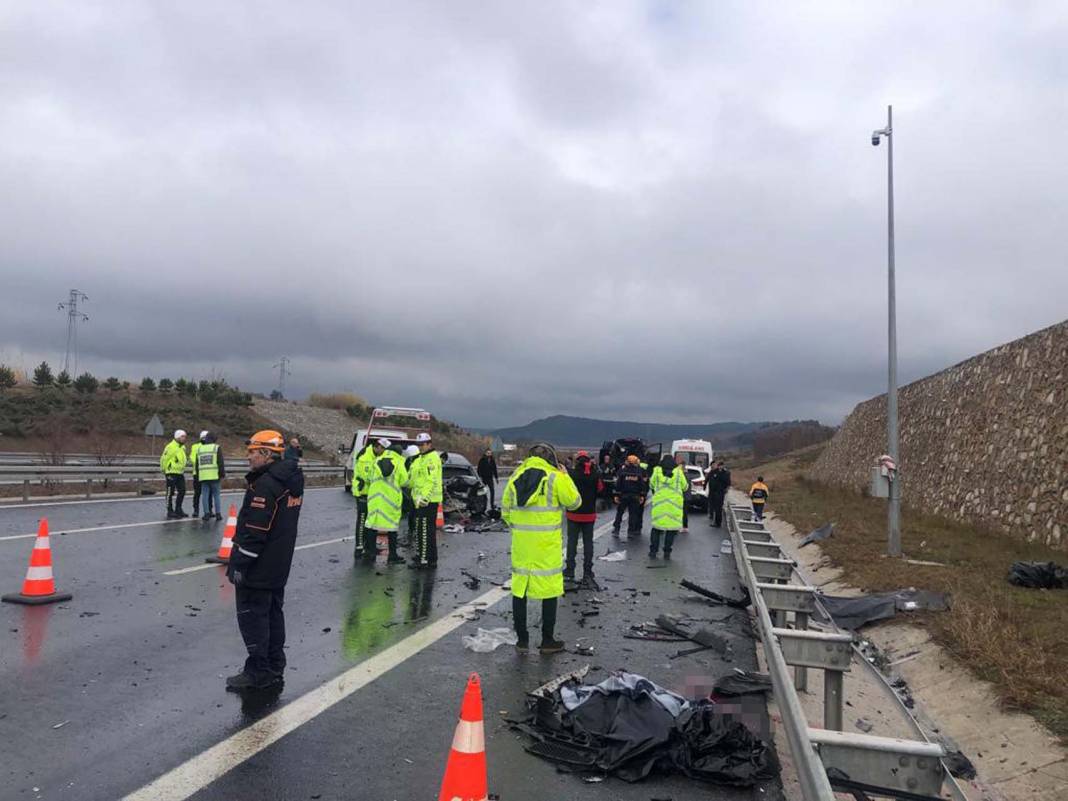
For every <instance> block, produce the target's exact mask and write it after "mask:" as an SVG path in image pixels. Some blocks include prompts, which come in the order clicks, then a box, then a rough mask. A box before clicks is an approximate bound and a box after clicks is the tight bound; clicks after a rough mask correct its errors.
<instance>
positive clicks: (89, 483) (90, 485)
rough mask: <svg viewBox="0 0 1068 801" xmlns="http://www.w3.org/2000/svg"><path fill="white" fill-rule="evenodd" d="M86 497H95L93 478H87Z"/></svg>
mask: <svg viewBox="0 0 1068 801" xmlns="http://www.w3.org/2000/svg"><path fill="white" fill-rule="evenodd" d="M85 497H86V498H92V497H93V479H91V478H87V479H85Z"/></svg>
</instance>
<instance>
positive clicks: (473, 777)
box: [438, 673, 489, 801]
mask: <svg viewBox="0 0 1068 801" xmlns="http://www.w3.org/2000/svg"><path fill="white" fill-rule="evenodd" d="M488 795H489V785H488V781H487V779H486V732H485V729H483V727H482V685H481V683H480V682H479V679H478V674H477V673H472V674H471V676H470V677H469V678H468V679H467V691H466V692H464V703H463V706H462V707H460V722H459V723H457V724H456V733H455V734H454V735H453V737H452V751H451V752H450V753H449V762H448V764H447V765H445V778H444V779H442V781H441V793H440V794H439V795H438V801H486V797H487V796H488Z"/></svg>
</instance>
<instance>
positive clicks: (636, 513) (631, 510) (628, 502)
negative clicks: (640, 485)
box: [612, 495, 645, 535]
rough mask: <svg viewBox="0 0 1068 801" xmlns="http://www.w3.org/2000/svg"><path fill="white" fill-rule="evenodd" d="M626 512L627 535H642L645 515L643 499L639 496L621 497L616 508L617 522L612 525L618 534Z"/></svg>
mask: <svg viewBox="0 0 1068 801" xmlns="http://www.w3.org/2000/svg"><path fill="white" fill-rule="evenodd" d="M624 512H626V513H627V534H628V535H632V534H641V533H642V515H643V514H644V513H645V509H644V507H643V506H642V502H641V498H639V497H638V496H637V495H622V496H620V498H619V504H618V505H617V506H616V522H615V523H613V524H612V530H613V531H614V532H615V533H617V534H618V533H619V528H620V526H622V525H623V513H624Z"/></svg>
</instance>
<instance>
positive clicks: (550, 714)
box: [510, 671, 778, 787]
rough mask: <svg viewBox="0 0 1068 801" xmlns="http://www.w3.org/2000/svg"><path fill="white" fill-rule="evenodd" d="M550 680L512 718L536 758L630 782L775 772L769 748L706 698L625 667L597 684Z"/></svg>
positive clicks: (749, 781)
mask: <svg viewBox="0 0 1068 801" xmlns="http://www.w3.org/2000/svg"><path fill="white" fill-rule="evenodd" d="M561 680H563V681H562V682H561ZM550 684H555V685H556V686H555V687H554V688H553V689H551V690H547V691H544V692H539V693H538V695H537V697H535V698H533V699H531V700H530V701H528V706H529V708H530V713H531V714H530V715H529V716H528V718H527V719H526V720H523V721H510V725H511V726H512V728H513V729H515V730H517V731H519V732H521V733H522V734H524V735H526V736H527V737H529V738H530V740H531V743H530V744H529V745H527V746H526V750H527V751H528V752H530V753H532V754H535V755H536V756H540V757H542V758H544V759H548V760H550V761H552V762H556V763H562V764H564V765H570V766H580V767H583V768H586V769H590V770H597V771H600V773H601V774H603V775H605V776H608V775H612V776H616V777H618V778H621V779H623V780H624V781H628V782H637V781H641V780H643V779H645V778H646V777H647V776H649V775H650V774H651V773H652V772H653V770H654V768H655V769H656V773H657V775H660V774H662V773H663V772H677V773H681V774H683V775H686V776H689V777H690V778H693V779H699V780H702V781H707V782H711V783H715V784H725V785H731V786H737V787H750V786H752V785H753V784H755V783H757V782H758V781H760V780H762V779H768V778H772V777H773V776H775V775H776V774H777V772H778V763H777V761H776V759H775V755H774V752H773V751H772V749H771V748H770V747H769V746H768V745H767V744H766V743H764V742H763V741H762V740H760V739H759V738H758V737H756V736H755V735H754V734H753V733H752V732H750V731H749V729H747V728H746V727H745V725H744V724H742V723H741V722H740V721H739V720H738V719H737V718H736V717H734V716H733V715H730V714H725V713H724V712H723V711H722V710H721V709H719V708H717V706H716V705H715V704H713V703H711V702H709V701H698V702H696V703H691V702H690V701H687V700H686V699H684V698H682V697H681V696H678V695H676V694H675V693H672V692H669V691H668V690H665V689H664V688H662V687H660V686H658V685H657V684H655V683H654V682H652V681H650V680H649V679H647V678H645V677H644V676H639V675H637V674H634V673H628V672H626V671H618V672H616V673H613V674H612V675H611V676H610V677H609V678H608V679H606V680H605V681H602V682H601V683H599V684H597V685H581V684H579V685H577V686H576V680H575V679H572V678H569V677H568V676H564V677H560V679H554V681H553V682H551V683H550ZM539 690H544V688H539Z"/></svg>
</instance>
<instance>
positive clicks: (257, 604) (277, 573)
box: [226, 430, 304, 692]
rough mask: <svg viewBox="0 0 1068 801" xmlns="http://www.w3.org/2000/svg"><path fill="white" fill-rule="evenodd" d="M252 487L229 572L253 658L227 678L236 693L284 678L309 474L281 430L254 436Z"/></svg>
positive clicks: (248, 477)
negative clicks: (289, 599)
mask: <svg viewBox="0 0 1068 801" xmlns="http://www.w3.org/2000/svg"><path fill="white" fill-rule="evenodd" d="M247 444H248V466H249V473H248V475H246V476H245V480H246V481H247V482H248V489H246V490H245V498H244V500H243V501H242V502H241V511H240V512H238V514H237V529H236V531H235V532H234V547H233V551H232V552H231V554H230V564H228V565H227V567H226V576H227V578H229V579H230V583H231V584H233V585H234V600H235V602H236V607H237V626H238V629H239V630H240V631H241V638H242V639H243V640H244V642H245V648H246V649H247V651H248V658H247V659H246V660H245V667H244V668H243V669H242V670H241V672H240V673H237V674H235V675H233V676H230V677H228V678H227V679H226V689H227V690H230V691H232V692H240V691H242V690H256V689H264V688H266V687H270V686H272V685H274V684H279V683H281V682H282V681H283V671H284V670H285V666H286V654H285V650H284V646H285V643H286V621H285V615H284V614H283V612H282V607H283V605H284V603H285V588H286V582H287V581H288V580H289V569H290V567H291V566H292V564H293V549H294V548H295V547H296V543H297V524H298V523H299V521H300V510H301V507H302V505H303V503H304V473H303V471H302V470H301V469H300V465H299V464H297V462H295V461H294V460H292V459H283V458H282V453H283V451H284V449H285V448H284V444H285V440H283V439H282V435H281V434H279V433H278V432H277V431H269V430H268V431H258V432H256V433H255V434H253V435H252V438H251V439H249V440H248V443H247Z"/></svg>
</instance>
